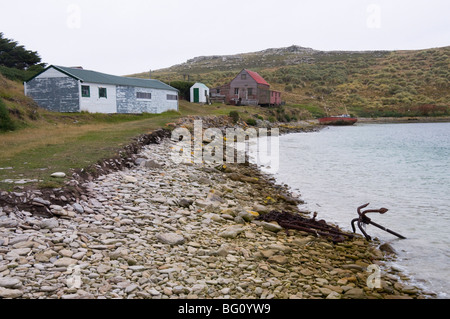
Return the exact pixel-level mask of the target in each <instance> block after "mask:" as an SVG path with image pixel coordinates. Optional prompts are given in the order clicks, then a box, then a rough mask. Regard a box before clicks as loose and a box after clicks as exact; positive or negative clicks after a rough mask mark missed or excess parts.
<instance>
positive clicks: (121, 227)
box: [0, 138, 433, 299]
mask: <svg viewBox="0 0 450 319" xmlns="http://www.w3.org/2000/svg"><path fill="white" fill-rule="evenodd" d="M174 144H175V142H173V141H171V140H170V139H169V138H164V139H162V140H161V141H158V143H152V144H149V145H146V146H145V147H143V148H142V149H140V150H139V152H137V153H136V154H135V155H134V156H133V159H132V161H133V165H130V166H129V167H125V168H123V169H121V170H116V171H112V172H108V173H107V174H102V175H99V176H95V178H90V179H89V180H83V181H82V182H80V184H79V185H78V186H79V187H80V188H82V189H83V192H82V193H80V194H78V195H77V196H74V197H70V196H67V195H65V196H64V195H55V196H53V199H55V200H56V199H57V200H58V201H57V202H58V204H55V203H54V201H52V199H51V198H50V199H49V198H45V196H43V195H44V194H43V193H42V192H41V191H40V190H24V191H23V192H21V191H17V192H15V193H14V194H10V193H7V192H0V195H1V196H2V197H4V198H6V197H11V198H12V197H17V198H26V199H27V201H29V202H31V203H33V204H34V205H35V206H36V207H41V208H45V210H46V211H47V212H49V214H47V215H45V214H42V215H39V214H36V213H34V212H30V211H27V210H25V209H18V208H17V207H16V208H15V207H14V206H12V205H10V206H8V205H5V204H3V205H2V207H0V298H18V299H222V298H223V299H425V298H433V296H432V294H429V293H426V292H423V291H421V290H420V289H419V288H417V287H415V286H413V285H410V284H409V283H408V278H407V277H405V276H403V275H402V274H401V273H400V272H399V271H398V270H396V269H392V268H390V267H389V266H388V265H387V263H386V260H388V259H389V258H395V253H394V252H392V251H390V250H389V246H386V245H381V244H382V243H380V242H377V241H376V240H375V241H372V242H368V241H367V240H365V239H364V237H363V236H359V235H355V236H354V237H353V238H351V239H348V240H345V241H342V242H333V241H330V240H329V239H328V238H325V237H321V236H316V235H314V234H311V233H307V232H303V231H298V230H287V229H283V227H281V226H280V225H278V224H277V223H276V222H266V221H263V220H261V219H260V217H261V216H263V215H264V214H267V213H269V212H271V211H274V210H275V211H289V212H293V213H298V214H303V215H305V216H307V217H308V213H307V212H300V211H299V210H298V208H297V204H298V201H299V200H300V199H299V198H298V197H297V196H295V195H293V194H292V193H291V192H290V191H289V189H287V188H286V187H285V186H283V185H277V184H276V183H275V182H274V180H273V179H272V178H271V177H270V176H266V175H264V174H263V173H262V172H261V171H259V169H258V168H257V167H256V166H254V165H252V164H248V163H247V164H233V165H228V164H227V165H226V166H225V165H224V166H222V167H219V168H218V167H217V166H214V165H206V164H195V163H187V164H177V163H174V162H173V161H172V160H171V158H170V152H171V150H172V148H173V147H174ZM61 196H62V197H64V198H61ZM3 203H6V200H5V201H4V202H3ZM309 217H311V216H309ZM318 217H319V218H320V216H318ZM371 265H372V267H370V266H371ZM373 265H375V266H376V267H378V268H377V269H380V272H379V274H377V275H378V277H377V278H378V279H379V281H378V282H377V284H376V285H375V286H374V285H371V284H368V283H370V282H371V279H372V278H374V277H373V275H374V274H375V273H374V272H373V269H374V268H373Z"/></svg>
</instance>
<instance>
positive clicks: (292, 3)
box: [0, 0, 450, 75]
mask: <svg viewBox="0 0 450 319" xmlns="http://www.w3.org/2000/svg"><path fill="white" fill-rule="evenodd" d="M0 32H3V33H4V34H5V36H6V37H7V38H12V39H14V40H16V41H18V42H19V43H21V44H23V45H25V47H26V48H27V49H29V50H33V51H38V52H39V53H40V55H41V57H42V60H43V62H46V63H48V64H56V65H63V66H83V67H84V68H86V69H92V70H97V71H100V72H105V73H110V74H117V75H126V74H131V73H137V72H143V71H147V70H149V69H152V70H156V69H160V68H165V67H169V66H172V65H174V64H179V63H183V62H186V60H188V59H190V58H193V57H196V56H202V55H224V54H236V53H245V52H253V51H259V50H264V49H267V48H278V47H286V46H290V45H293V44H295V45H300V46H304V47H310V48H313V49H318V50H397V49H402V50H412V49H425V48H433V47H443V46H448V45H450V1H448V0H222V1H216V0H150V1H148V0H147V1H144V0H13V1H11V0H0Z"/></svg>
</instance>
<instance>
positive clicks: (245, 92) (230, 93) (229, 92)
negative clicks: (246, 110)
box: [211, 69, 281, 105]
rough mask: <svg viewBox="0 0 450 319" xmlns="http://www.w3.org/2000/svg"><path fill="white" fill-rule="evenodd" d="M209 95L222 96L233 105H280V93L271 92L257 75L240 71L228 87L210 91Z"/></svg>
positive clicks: (247, 71)
mask: <svg viewBox="0 0 450 319" xmlns="http://www.w3.org/2000/svg"><path fill="white" fill-rule="evenodd" d="M211 95H212V96H214V95H217V96H224V97H225V100H226V102H227V103H231V104H235V105H280V104H281V93H280V92H277V91H271V90H270V85H269V83H267V82H266V80H264V79H263V77H262V76H260V75H259V74H258V73H256V72H254V71H250V70H247V69H244V70H242V71H241V72H240V73H239V74H238V75H237V76H236V77H235V78H234V79H233V80H232V81H231V82H230V84H229V85H226V86H222V87H219V88H216V89H212V90H211Z"/></svg>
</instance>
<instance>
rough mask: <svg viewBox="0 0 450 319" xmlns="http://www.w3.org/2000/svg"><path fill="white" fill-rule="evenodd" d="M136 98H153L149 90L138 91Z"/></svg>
mask: <svg viewBox="0 0 450 319" xmlns="http://www.w3.org/2000/svg"><path fill="white" fill-rule="evenodd" d="M136 98H137V99H146V100H151V99H152V94H151V93H147V92H136Z"/></svg>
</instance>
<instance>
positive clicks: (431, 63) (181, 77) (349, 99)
mask: <svg viewBox="0 0 450 319" xmlns="http://www.w3.org/2000/svg"><path fill="white" fill-rule="evenodd" d="M244 68H247V69H251V70H254V71H257V72H258V73H259V74H261V75H262V76H263V77H264V78H265V79H266V80H267V81H268V82H269V83H270V84H271V86H272V87H273V88H274V89H276V90H280V91H282V93H283V100H284V101H286V103H288V104H292V105H298V106H299V107H301V106H303V107H304V108H305V109H308V108H310V109H311V108H316V109H324V110H325V109H327V110H329V111H330V113H340V112H343V111H344V110H345V108H347V109H348V110H349V111H350V112H352V113H354V114H355V115H358V116H405V115H406V116H415V115H425V116H438V115H450V46H448V47H443V48H433V49H426V50H412V51H319V50H314V49H311V48H304V47H300V46H296V45H293V46H290V47H286V48H273V49H267V50H263V51H259V52H252V53H241V54H236V55H223V56H219V55H215V56H200V57H196V58H193V59H190V60H188V61H186V62H185V63H182V64H178V65H174V66H172V67H170V68H166V69H160V70H155V71H153V72H152V77H153V78H156V79H160V80H162V81H165V82H171V81H200V82H203V83H205V84H207V85H209V86H211V87H213V86H217V85H221V84H225V83H227V82H229V81H230V80H231V79H233V78H234V76H236V74H237V72H239V71H240V70H242V69H244ZM133 76H137V77H148V72H146V73H141V74H134V75H133Z"/></svg>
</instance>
